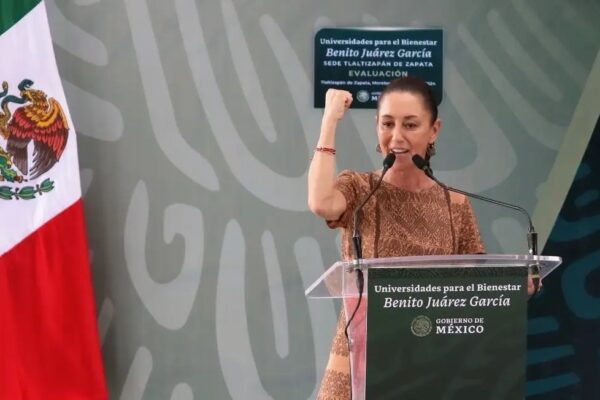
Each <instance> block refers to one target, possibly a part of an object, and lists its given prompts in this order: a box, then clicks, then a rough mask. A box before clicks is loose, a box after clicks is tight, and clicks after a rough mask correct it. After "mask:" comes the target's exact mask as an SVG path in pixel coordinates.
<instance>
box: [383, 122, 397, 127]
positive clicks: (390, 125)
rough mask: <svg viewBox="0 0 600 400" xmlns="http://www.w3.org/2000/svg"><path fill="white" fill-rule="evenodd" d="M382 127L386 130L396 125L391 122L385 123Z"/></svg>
mask: <svg viewBox="0 0 600 400" xmlns="http://www.w3.org/2000/svg"><path fill="white" fill-rule="evenodd" d="M382 125H383V127H384V128H391V127H393V126H394V124H393V123H391V122H384V123H383V124H382Z"/></svg>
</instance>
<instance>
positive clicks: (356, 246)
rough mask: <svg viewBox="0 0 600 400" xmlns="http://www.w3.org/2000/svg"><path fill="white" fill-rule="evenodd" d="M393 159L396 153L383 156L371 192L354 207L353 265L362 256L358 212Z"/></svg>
mask: <svg viewBox="0 0 600 400" xmlns="http://www.w3.org/2000/svg"><path fill="white" fill-rule="evenodd" d="M394 161H396V155H395V154H394V153H389V154H388V155H387V156H385V158H384V159H383V170H382V171H381V176H380V177H379V180H378V181H377V183H376V184H375V187H374V188H373V190H371V192H369V194H368V195H367V197H365V198H364V200H363V201H362V202H361V203H360V204H359V205H358V207H356V210H354V220H353V223H352V225H353V228H352V243H353V244H354V257H355V262H354V263H355V265H357V264H359V262H360V261H359V260H360V259H361V258H362V245H361V240H360V231H359V229H358V225H359V223H360V216H359V214H358V213H359V212H360V211H361V210H362V209H363V207H364V206H365V204H367V201H369V199H370V198H371V196H373V194H374V193H375V192H376V191H377V189H379V186H380V185H381V182H382V181H383V176H384V175H385V173H386V172H387V171H388V170H389V169H390V168H391V167H392V165H394Z"/></svg>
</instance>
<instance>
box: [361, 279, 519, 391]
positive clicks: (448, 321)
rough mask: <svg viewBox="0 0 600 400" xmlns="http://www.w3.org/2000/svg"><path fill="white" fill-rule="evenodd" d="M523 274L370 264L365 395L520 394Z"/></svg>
mask: <svg viewBox="0 0 600 400" xmlns="http://www.w3.org/2000/svg"><path fill="white" fill-rule="evenodd" d="M527 274H528V271H527V267H518V268H503V267H491V268H490V267H472V268H463V269H451V268H419V269H402V268H372V269H370V270H369V275H368V284H367V288H368V306H367V310H368V313H367V315H368V320H367V328H368V335H367V338H366V382H365V394H366V396H365V398H367V399H398V398H401V399H441V398H457V399H493V398H498V399H519V398H524V395H525V362H526V360H525V354H526V336H527V326H526V323H527V321H526V315H527V313H526V304H527ZM490 382H494V384H493V385H490Z"/></svg>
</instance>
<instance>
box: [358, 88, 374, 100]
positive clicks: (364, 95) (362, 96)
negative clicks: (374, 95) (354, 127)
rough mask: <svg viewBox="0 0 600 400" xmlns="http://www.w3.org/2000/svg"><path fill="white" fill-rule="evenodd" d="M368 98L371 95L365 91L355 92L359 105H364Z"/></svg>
mask: <svg viewBox="0 0 600 400" xmlns="http://www.w3.org/2000/svg"><path fill="white" fill-rule="evenodd" d="M370 98H371V95H370V94H369V92H367V91H366V90H359V91H358V92H356V100H358V101H360V102H361V103H366V102H367V101H369V99H370Z"/></svg>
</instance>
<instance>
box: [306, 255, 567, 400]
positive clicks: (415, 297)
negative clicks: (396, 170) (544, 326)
mask: <svg viewBox="0 0 600 400" xmlns="http://www.w3.org/2000/svg"><path fill="white" fill-rule="evenodd" d="M561 262H562V260H561V258H560V257H555V256H531V255H497V254H481V255H452V256H418V257H397V258H377V259H362V260H360V269H361V271H363V274H362V275H363V276H364V278H363V279H364V285H363V288H364V290H363V294H362V301H361V303H360V307H358V310H357V312H356V315H355V317H354V319H353V320H352V323H351V324H350V326H349V328H348V336H349V339H350V349H351V353H350V364H351V371H352V398H353V400H361V399H365V397H366V396H367V393H371V394H373V393H374V392H373V389H372V388H373V387H376V386H377V384H378V383H377V382H387V383H386V384H387V385H388V386H390V387H392V386H393V385H394V384H393V382H394V379H395V382H397V383H398V385H399V388H398V390H397V391H395V390H396V389H394V388H392V389H390V390H391V391H388V392H386V393H392V392H393V393H394V394H393V395H389V394H388V395H386V396H389V397H386V396H383V395H381V398H413V397H410V396H417V395H418V396H419V398H427V393H425V392H423V393H424V394H421V393H420V392H414V391H413V392H411V395H410V396H409V395H407V392H406V391H403V389H402V388H401V387H400V385H402V384H403V383H407V382H406V381H405V379H406V376H407V374H406V373H403V374H402V376H395V377H394V376H386V377H385V378H381V379H380V378H379V377H375V373H374V372H373V371H377V368H375V367H373V368H371V367H370V366H371V365H372V364H375V362H376V361H378V358H377V357H379V356H378V355H376V353H377V352H379V353H382V354H383V353H387V352H388V351H387V350H385V351H382V350H381V349H380V348H378V346H376V344H373V341H375V339H372V340H371V338H375V337H376V336H377V335H380V332H379V331H386V332H383V333H381V335H383V336H386V335H387V337H388V338H389V337H395V338H397V339H396V340H399V341H402V342H403V343H408V342H409V341H410V340H417V341H421V342H416V345H415V346H413V347H414V349H419V350H418V351H420V352H421V353H416V354H417V356H416V357H417V358H418V357H419V354H424V353H426V352H430V351H433V350H431V349H437V348H439V349H444V348H447V347H452V346H463V347H462V348H463V349H464V357H462V358H464V360H468V359H469V354H468V352H469V351H470V349H478V350H477V351H480V350H481V349H480V348H479V347H480V345H479V344H478V343H479V342H478V341H481V340H482V339H481V338H482V337H484V336H485V335H488V336H490V335H492V336H493V335H496V337H500V339H502V338H503V337H510V336H514V337H516V339H515V340H516V342H514V341H512V342H511V343H510V346H513V347H514V346H516V349H517V350H516V351H517V353H516V354H517V355H518V357H514V358H521V359H522V362H521V363H518V365H517V367H516V371H517V372H515V368H513V367H514V365H513V366H511V369H510V370H511V373H512V374H515V373H516V374H517V375H519V374H520V375H522V376H517V378H518V379H521V381H520V383H519V384H518V385H517V386H518V387H517V388H516V389H515V388H514V387H513V388H512V389H511V390H513V392H511V393H513V395H512V397H515V398H517V397H516V396H515V395H514V391H516V392H517V393H518V392H519V391H520V390H522V393H523V396H522V397H524V393H525V392H524V390H525V387H524V385H525V351H526V347H525V346H526V319H527V313H526V291H527V277H528V275H529V276H532V274H535V275H537V274H539V277H540V278H542V279H543V278H544V277H546V276H547V275H548V274H550V272H552V270H554V269H555V268H556V267H558V266H559V265H560V263H561ZM356 269H357V263H356V262H355V261H354V260H352V261H339V262H337V263H335V264H334V265H333V266H331V267H330V268H329V269H328V270H327V271H326V272H325V273H324V274H323V275H321V276H320V277H319V279H317V280H316V281H315V282H314V283H313V284H312V285H311V286H310V287H309V288H308V289H306V292H305V294H306V296H307V297H309V298H312V299H319V298H340V299H343V304H344V310H345V314H346V318H349V316H350V315H352V313H353V312H354V311H355V308H356V306H357V303H358V301H359V293H358V289H357V288H358V285H357V283H358V282H357V276H358V274H357V272H356ZM475 272H476V273H475ZM473 273H475V274H474V275H473ZM382 274H383V275H382ZM423 274H424V275H423ZM445 274H449V275H447V276H449V277H450V279H448V282H450V281H452V279H454V282H457V281H456V279H459V280H458V282H459V283H460V284H454V285H453V286H448V287H446V286H444V282H446V281H447V278H446V277H445V276H446V275H445ZM515 274H516V275H515ZM369 275H371V277H372V282H371V283H373V285H375V282H376V280H375V277H376V276H378V277H379V276H383V277H384V278H383V279H384V280H382V281H377V282H384V283H385V284H377V285H375V286H373V287H371V286H369ZM421 275H423V276H421ZM498 275H506V276H509V275H512V278H510V279H513V281H512V282H513V283H516V284H515V285H510V284H504V281H502V279H504V278H499V276H498ZM515 277H516V278H515ZM396 278H401V279H404V280H403V281H397V280H394V279H396ZM377 279H379V278H377ZM385 279H388V280H385ZM389 279H392V280H389ZM498 279H500V281H499V282H502V283H503V284H502V285H488V284H487V283H484V282H496V281H497V280H498ZM515 279H516V280H515ZM394 282H405V283H403V284H396V283H394ZM406 282H418V284H416V286H415V283H410V284H407V283H406ZM519 283H524V288H523V287H522V286H523V285H519ZM513 286H514V287H515V288H516V287H520V289H519V290H515V291H514V292H510V290H509V291H506V292H501V291H497V292H493V291H490V290H489V289H490V288H492V289H493V290H496V289H498V288H512V287H513ZM442 287H443V289H442ZM460 288H462V289H463V290H465V288H466V289H467V292H469V290H468V289H471V291H470V292H469V293H456V292H448V293H446V290H447V289H448V290H450V289H452V290H456V289H460ZM371 289H373V290H374V292H372V298H373V301H369V300H368V297H369V296H368V292H369V290H371ZM419 289H422V290H423V292H421V291H420V290H419ZM436 289H439V290H438V291H439V293H437V294H436V295H437V296H438V298H435V296H436V295H433V300H432V295H431V294H430V293H425V292H426V291H428V290H434V291H435V290H436ZM378 290H379V291H383V292H386V291H390V292H391V293H384V294H380V293H378ZM405 290H406V291H410V292H405V293H397V292H395V291H405ZM417 290H419V291H418V292H417ZM442 290H443V292H444V293H442V292H441V291H442ZM507 290H508V289H507ZM376 293H377V294H376ZM499 293H500V294H499ZM419 295H420V296H421V297H422V299H420V298H419ZM442 295H443V296H442ZM493 295H494V296H496V297H492V296H493ZM376 296H380V297H381V296H388V297H385V305H383V300H381V302H382V303H381V305H380V306H376V305H375V298H376ZM511 296H512V297H513V298H511ZM427 299H428V300H427ZM473 299H476V300H475V301H474V300H473ZM487 299H489V300H487ZM378 301H379V300H378ZM410 301H412V302H413V304H412V306H411V304H410ZM428 301H429V303H432V302H433V303H434V304H438V308H437V309H434V307H433V306H432V307H431V308H430V306H429V304H427V305H426V303H427V302H428ZM436 301H437V303H435V302H436ZM511 301H512V304H511ZM419 302H420V303H419ZM469 303H471V305H472V306H473V307H471V308H472V309H473V310H475V311H474V312H475V313H476V315H475V316H476V317H481V318H475V320H478V319H480V320H481V321H484V320H485V322H486V323H487V326H486V328H487V331H486V332H485V334H483V333H482V334H480V335H477V334H476V333H475V330H476V329H481V330H483V329H484V324H480V325H476V324H471V325H472V326H471V325H468V326H467V325H465V326H462V327H461V328H458V326H460V325H458V326H455V325H453V324H450V325H437V323H438V322H439V321H442V322H444V321H454V320H460V321H463V320H464V321H468V320H469V318H454V317H456V316H461V317H470V316H471V315H470V314H468V313H467V314H465V311H464V310H466V309H467V308H469V307H470V304H469ZM492 303H493V304H495V306H492V305H491V304H492ZM501 303H504V305H505V306H506V303H508V304H509V306H506V307H502V304H501ZM396 304H400V308H397V309H394V310H392V308H393V306H392V305H394V306H395V305H396ZM415 304H421V306H420V308H419V307H416V306H415ZM439 304H450V305H451V306H449V307H446V308H444V307H442V306H439ZM486 305H487V306H489V307H488V309H486V307H485V306H486ZM455 306H456V307H455ZM459 306H460V307H459ZM402 307H406V308H402ZM461 307H462V308H461ZM510 308H512V311H509V309H510ZM488 310H489V311H488ZM411 313H412V314H411ZM486 313H488V314H489V315H488V314H486ZM490 313H491V314H490ZM368 314H369V315H371V314H372V317H371V318H373V319H372V323H371V328H373V327H376V329H377V330H378V331H377V332H373V331H372V330H368V329H367V328H368V324H367V321H368V318H367V316H368ZM409 314H410V315H409ZM407 315H408V318H409V319H408V320H407V321H408V322H407V323H406V324H405V325H406V326H407V328H406V329H405V328H404V325H402V324H400V325H399V326H397V325H394V323H393V320H398V319H402V318H404V316H407ZM484 316H485V319H484ZM507 321H510V324H507V323H506V322H507ZM504 325H507V326H509V327H510V329H513V330H512V331H503V330H504ZM467 328H470V329H472V330H473V335H468V334H465V335H456V334H454V333H455V332H452V333H453V334H451V335H450V334H448V331H449V330H456V329H461V330H467ZM432 330H433V331H432ZM396 331H398V332H396ZM405 331H407V332H408V331H410V332H411V333H406V332H405ZM367 332H369V335H367ZM376 333H377V335H375V334H376ZM402 335H405V336H402ZM459 336H461V338H459V339H460V340H464V343H463V344H458V342H456V340H459V339H457V338H458V337H459ZM413 337H414V339H413ZM419 337H425V338H424V339H420V338H419ZM434 337H435V338H434ZM399 338H404V339H402V340H400V339H399ZM367 339H369V340H367ZM426 340H429V341H430V343H431V344H427V345H425V343H427V342H426ZM433 340H437V342H433ZM511 340H512V339H511ZM488 342H489V340H488ZM368 343H371V344H370V345H369V344H368ZM369 346H371V347H369ZM421 346H426V347H421ZM436 346H437V347H436ZM478 346H479V347H478ZM485 346H487V348H486V357H487V358H488V359H490V357H491V359H493V354H492V353H493V351H496V352H500V354H501V355H502V352H503V351H504V350H502V349H501V348H500V349H498V350H492V353H490V352H489V351H488V350H489V347H490V345H489V343H487V344H485ZM492 347H493V346H492ZM457 348H458V347H457ZM369 349H370V350H369ZM368 350H369V351H371V352H372V353H371V354H370V355H371V357H368V356H367V353H368ZM415 351H417V350H415ZM440 351H441V350H440ZM511 351H512V350H511ZM506 352H507V354H508V353H509V351H506ZM402 354H403V357H399V358H398V360H399V361H398V362H399V363H401V364H402V363H403V360H402V358H406V357H405V354H406V352H405V353H402ZM461 354H463V353H461ZM513 355H514V354H513ZM477 357H479V356H477ZM414 358H415V354H412V355H411V359H414ZM473 360H475V361H473V362H472V364H473V365H476V364H477V362H478V361H477V360H476V357H475V356H474V357H473ZM507 362H509V363H512V364H514V362H513V361H510V360H507ZM367 364H369V368H367ZM439 364H443V363H437V364H432V367H428V369H427V370H426V371H430V370H431V368H433V369H436V368H438V367H439V368H440V371H439V374H440V376H442V375H443V374H451V373H454V372H455V371H448V370H447V369H446V370H443V371H442V370H441V368H442V366H441V365H439ZM512 364H511V365H512ZM382 365H386V364H385V362H384V363H383V364H382ZM388 365H389V361H388ZM438 365H439V366H438ZM471 367H472V366H471ZM384 368H385V367H384ZM403 368H409V367H403ZM455 369H459V368H455ZM472 369H473V368H472ZM370 371H371V372H370ZM379 371H381V368H380V370H379ZM406 371H407V370H405V372H406ZM408 371H410V370H408ZM385 372H386V373H387V371H385ZM434 372H435V371H434ZM388 375H390V373H388ZM467 375H468V374H467ZM493 375H495V373H494V374H493ZM419 376H420V375H419ZM471 378H472V377H471ZM517 378H516V379H517ZM403 379H404V381H403ZM448 379H450V380H452V379H453V378H452V377H449V378H448ZM478 379H479V380H477V379H471V381H473V382H476V383H477V385H479V386H485V385H490V386H494V385H496V384H497V382H494V381H493V379H494V377H493V376H492V374H489V378H485V377H484V378H478ZM486 380H491V381H490V382H487V381H486ZM467 381H468V380H467ZM368 382H369V383H368ZM432 382H435V381H432ZM373 385H375V386H373ZM382 385H383V386H385V385H384V383H382ZM519 385H520V386H519ZM440 390H442V389H440ZM498 390H500V389H498ZM404 396H406V397H404ZM429 396H431V394H429ZM486 396H488V395H486ZM374 397H380V395H377V396H375V395H371V396H370V397H369V400H370V399H371V398H374ZM512 397H511V398H512ZM415 398H416V397H415ZM457 398H458V397H457ZM463 398H466V397H463ZM479 398H485V397H479ZM487 398H491V397H487ZM503 398H506V397H503Z"/></svg>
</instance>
